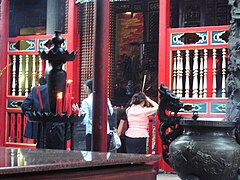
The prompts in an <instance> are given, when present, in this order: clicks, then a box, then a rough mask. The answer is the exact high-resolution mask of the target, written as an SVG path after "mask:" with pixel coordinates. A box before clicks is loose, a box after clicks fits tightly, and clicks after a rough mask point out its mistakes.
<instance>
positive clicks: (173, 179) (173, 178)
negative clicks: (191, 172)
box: [157, 173, 181, 180]
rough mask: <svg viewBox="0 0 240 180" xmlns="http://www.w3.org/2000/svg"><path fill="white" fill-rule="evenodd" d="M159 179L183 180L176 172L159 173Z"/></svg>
mask: <svg viewBox="0 0 240 180" xmlns="http://www.w3.org/2000/svg"><path fill="white" fill-rule="evenodd" d="M157 180H181V179H180V178H179V177H178V176H177V175H176V174H166V173H159V174H158V175H157Z"/></svg>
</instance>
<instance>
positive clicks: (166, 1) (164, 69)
mask: <svg viewBox="0 0 240 180" xmlns="http://www.w3.org/2000/svg"><path fill="white" fill-rule="evenodd" d="M169 28H170V0H159V49H158V52H159V56H158V57H159V60H158V63H159V65H158V85H159V86H160V83H161V82H163V83H164V84H165V85H166V86H170V85H171V79H170V51H169V45H170V44H169V37H168V29H169ZM159 86H158V87H159ZM156 151H157V154H161V153H162V143H161V141H160V140H159V141H158V144H157V150H156ZM159 167H160V168H161V169H163V170H164V171H166V172H173V169H172V168H170V167H169V166H168V164H167V163H165V161H164V160H163V158H161V160H160V161H159Z"/></svg>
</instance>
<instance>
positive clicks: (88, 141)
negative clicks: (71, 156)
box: [86, 134, 110, 151]
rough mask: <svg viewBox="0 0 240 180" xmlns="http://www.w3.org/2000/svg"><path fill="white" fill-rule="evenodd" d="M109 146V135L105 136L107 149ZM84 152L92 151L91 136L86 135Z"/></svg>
mask: <svg viewBox="0 0 240 180" xmlns="http://www.w3.org/2000/svg"><path fill="white" fill-rule="evenodd" d="M109 145H110V134H108V135H107V146H108V147H107V149H109ZM86 151H92V134H87V135H86Z"/></svg>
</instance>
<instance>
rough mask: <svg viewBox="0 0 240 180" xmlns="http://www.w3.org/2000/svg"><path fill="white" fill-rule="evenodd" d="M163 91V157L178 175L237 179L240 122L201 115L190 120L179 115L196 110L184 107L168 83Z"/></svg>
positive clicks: (186, 179) (197, 179) (189, 179)
mask: <svg viewBox="0 0 240 180" xmlns="http://www.w3.org/2000/svg"><path fill="white" fill-rule="evenodd" d="M159 92H160V98H161V100H160V103H159V109H158V116H159V119H160V121H161V122H160V130H159V131H160V137H161V139H162V148H163V152H162V153H163V158H164V160H165V161H166V162H167V163H168V164H169V165H170V166H171V167H172V168H173V169H174V170H175V172H176V173H177V174H178V176H179V177H180V178H181V179H183V180H202V179H208V180H226V179H228V180H237V178H238V173H239V165H240V148H239V137H240V134H239V128H236V127H239V125H238V123H236V122H228V121H207V120H197V119H198V114H197V113H193V117H192V119H190V120H189V119H188V120H186V119H184V118H183V117H182V116H179V115H178V114H177V113H178V112H179V111H180V110H181V109H185V110H191V109H192V107H191V106H190V105H184V104H183V103H182V102H181V101H180V99H179V98H178V97H176V96H175V94H174V93H172V92H171V91H170V90H169V89H168V88H167V87H166V86H164V84H161V86H160V88H159ZM234 129H235V135H236V136H235V138H234V137H233V133H232V132H233V130H234ZM237 142H238V143H237Z"/></svg>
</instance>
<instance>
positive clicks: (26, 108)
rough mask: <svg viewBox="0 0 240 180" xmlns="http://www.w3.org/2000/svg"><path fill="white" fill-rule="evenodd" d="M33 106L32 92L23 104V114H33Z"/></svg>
mask: <svg viewBox="0 0 240 180" xmlns="http://www.w3.org/2000/svg"><path fill="white" fill-rule="evenodd" d="M32 106H33V95H32V91H31V92H30V93H29V94H28V96H27V97H26V99H25V100H24V101H23V102H22V104H21V108H22V111H23V113H24V114H26V113H27V112H31V111H32Z"/></svg>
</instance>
